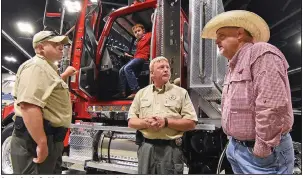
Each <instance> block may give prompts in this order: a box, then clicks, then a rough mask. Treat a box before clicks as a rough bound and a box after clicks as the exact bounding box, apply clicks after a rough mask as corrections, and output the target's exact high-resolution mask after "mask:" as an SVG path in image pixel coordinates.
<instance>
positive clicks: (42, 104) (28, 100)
mask: <svg viewBox="0 0 303 178" xmlns="http://www.w3.org/2000/svg"><path fill="white" fill-rule="evenodd" d="M22 102H25V103H29V104H33V105H36V106H39V107H41V108H44V107H45V105H46V103H45V102H43V101H41V100H39V99H37V98H20V99H19V98H18V100H17V105H18V106H19V104H20V103H22Z"/></svg>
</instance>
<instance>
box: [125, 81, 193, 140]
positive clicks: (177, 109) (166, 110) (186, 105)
mask: <svg viewBox="0 0 303 178" xmlns="http://www.w3.org/2000/svg"><path fill="white" fill-rule="evenodd" d="M152 116H159V117H170V116H172V117H180V119H189V120H193V121H198V119H197V115H196V112H195V109H194V107H193V104H192V102H191V100H190V97H189V95H188V93H187V91H186V90H185V89H183V88H181V87H178V86H176V85H173V84H170V83H169V82H168V83H167V84H165V86H164V87H163V88H162V89H157V88H156V87H155V86H154V85H153V84H152V85H149V86H147V87H145V88H143V89H141V90H140V91H139V92H138V93H137V94H136V97H135V98H134V101H133V103H132V105H131V107H130V109H129V114H128V119H130V118H140V119H143V118H146V117H152ZM140 131H141V132H142V134H143V136H144V137H145V138H148V139H166V140H171V139H176V138H179V137H182V135H183V132H182V131H178V130H174V129H171V128H168V127H166V128H162V129H160V130H159V131H153V130H151V129H142V130H140Z"/></svg>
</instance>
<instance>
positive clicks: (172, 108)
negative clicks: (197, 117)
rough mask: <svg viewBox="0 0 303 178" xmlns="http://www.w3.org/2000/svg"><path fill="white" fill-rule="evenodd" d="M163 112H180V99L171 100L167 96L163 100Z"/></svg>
mask: <svg viewBox="0 0 303 178" xmlns="http://www.w3.org/2000/svg"><path fill="white" fill-rule="evenodd" d="M164 106H165V112H166V113H171V112H173V113H180V112H181V101H180V99H179V98H176V99H175V100H171V99H169V98H167V99H166V100H165V102H164Z"/></svg>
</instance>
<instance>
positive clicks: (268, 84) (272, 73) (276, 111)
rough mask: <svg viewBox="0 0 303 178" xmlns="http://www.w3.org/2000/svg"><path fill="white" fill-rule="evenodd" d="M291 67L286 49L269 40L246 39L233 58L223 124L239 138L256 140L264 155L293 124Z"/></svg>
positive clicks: (227, 132)
mask: <svg viewBox="0 0 303 178" xmlns="http://www.w3.org/2000/svg"><path fill="white" fill-rule="evenodd" d="M288 67H289V66H288V64H287V61H286V59H285V57H284V55H283V54H282V52H281V51H280V50H278V49H277V48H276V47H274V46H272V45H270V44H268V43H255V44H252V43H246V44H245V45H244V46H243V47H242V48H241V49H240V50H239V51H238V52H237V53H236V54H235V56H234V57H233V58H232V59H231V60H230V61H229V71H228V73H227V74H226V76H225V80H224V87H223V95H222V127H223V129H224V132H225V133H226V134H227V135H229V136H232V137H234V138H236V139H238V140H255V146H254V152H255V153H257V154H258V155H260V156H262V155H263V156H268V155H269V154H270V153H271V149H272V148H273V147H275V146H277V145H278V144H279V143H280V139H281V134H284V133H287V132H289V131H290V130H291V127H292V124H293V111H292V106H291V96H290V87H289V81H288V74H287V68H288Z"/></svg>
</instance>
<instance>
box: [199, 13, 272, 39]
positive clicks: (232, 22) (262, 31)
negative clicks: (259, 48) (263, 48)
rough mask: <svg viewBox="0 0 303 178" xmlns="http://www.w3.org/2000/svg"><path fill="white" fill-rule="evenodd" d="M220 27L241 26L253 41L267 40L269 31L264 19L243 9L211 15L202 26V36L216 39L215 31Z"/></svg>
mask: <svg viewBox="0 0 303 178" xmlns="http://www.w3.org/2000/svg"><path fill="white" fill-rule="evenodd" d="M222 27H242V28H244V29H245V30H247V31H248V32H249V33H250V34H251V35H252V36H253V38H254V41H255V42H267V41H268V40H269V37H270V31H269V27H268V25H267V23H266V22H265V20H264V19H262V18H261V17H260V16H258V15H257V14H255V13H252V12H249V11H245V10H233V11H227V12H223V13H221V14H218V15H217V16H215V17H213V18H212V19H211V20H210V21H208V23H207V24H206V25H205V26H204V29H203V31H202V38H209V39H216V38H217V36H216V32H217V31H218V30H219V29H220V28H222Z"/></svg>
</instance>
